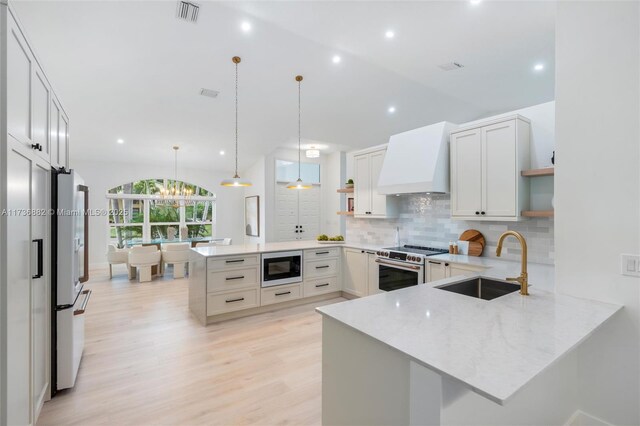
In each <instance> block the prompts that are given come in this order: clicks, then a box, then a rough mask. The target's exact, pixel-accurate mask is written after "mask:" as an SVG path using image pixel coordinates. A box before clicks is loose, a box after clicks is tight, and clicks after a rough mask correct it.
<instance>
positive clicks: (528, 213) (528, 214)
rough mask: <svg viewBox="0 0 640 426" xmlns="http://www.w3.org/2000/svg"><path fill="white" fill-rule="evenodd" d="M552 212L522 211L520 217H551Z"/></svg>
mask: <svg viewBox="0 0 640 426" xmlns="http://www.w3.org/2000/svg"><path fill="white" fill-rule="evenodd" d="M553 214H554V212H553V210H524V211H522V216H524V217H553Z"/></svg>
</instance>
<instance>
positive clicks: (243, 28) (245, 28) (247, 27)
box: [240, 21, 251, 33]
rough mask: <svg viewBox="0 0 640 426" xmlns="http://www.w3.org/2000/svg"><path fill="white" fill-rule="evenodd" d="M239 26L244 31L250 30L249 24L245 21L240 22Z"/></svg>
mask: <svg viewBox="0 0 640 426" xmlns="http://www.w3.org/2000/svg"><path fill="white" fill-rule="evenodd" d="M240 28H241V29H242V31H244V32H245V33H248V32H249V31H251V24H250V23H249V22H247V21H244V22H243V23H242V24H240Z"/></svg>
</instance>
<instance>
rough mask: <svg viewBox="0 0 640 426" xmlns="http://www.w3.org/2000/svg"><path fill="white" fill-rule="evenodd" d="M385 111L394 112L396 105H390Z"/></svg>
mask: <svg viewBox="0 0 640 426" xmlns="http://www.w3.org/2000/svg"><path fill="white" fill-rule="evenodd" d="M387 111H389V114H393V113H394V112H396V107H394V106H390V107H389V109H387Z"/></svg>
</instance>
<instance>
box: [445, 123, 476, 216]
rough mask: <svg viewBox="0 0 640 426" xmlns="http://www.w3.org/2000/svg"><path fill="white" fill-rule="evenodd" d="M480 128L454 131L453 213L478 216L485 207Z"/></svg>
mask: <svg viewBox="0 0 640 426" xmlns="http://www.w3.org/2000/svg"><path fill="white" fill-rule="evenodd" d="M481 134H482V133H481V131H480V129H473V130H469V131H466V132H461V133H455V134H453V135H451V213H452V215H453V216H477V215H480V212H481V211H482V155H481V152H482V151H481V150H482V140H481Z"/></svg>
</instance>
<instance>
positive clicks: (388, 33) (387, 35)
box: [384, 30, 396, 38]
mask: <svg viewBox="0 0 640 426" xmlns="http://www.w3.org/2000/svg"><path fill="white" fill-rule="evenodd" d="M395 35H396V34H395V33H394V32H393V31H391V30H389V31H387V32H386V33H384V36H385V37H386V38H394V37H395Z"/></svg>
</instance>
